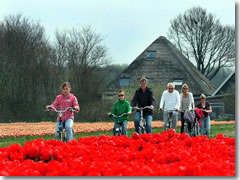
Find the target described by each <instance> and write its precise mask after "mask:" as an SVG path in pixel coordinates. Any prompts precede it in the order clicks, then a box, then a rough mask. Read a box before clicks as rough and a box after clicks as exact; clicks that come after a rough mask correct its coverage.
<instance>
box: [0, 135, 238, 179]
mask: <svg viewBox="0 0 240 180" xmlns="http://www.w3.org/2000/svg"><path fill="white" fill-rule="evenodd" d="M0 175H1V176H235V138H228V137H224V136H223V135H222V134H218V135H217V137H216V138H212V139H208V138H207V136H198V137H192V138H190V137H188V135H187V134H185V133H183V134H178V133H175V131H173V130H169V131H163V132H162V133H161V134H160V133H154V134H153V135H152V134H142V135H138V134H137V133H134V134H133V136H132V137H131V138H128V137H126V136H123V135H122V136H107V135H101V136H99V137H96V136H90V137H80V138H79V139H78V140H75V139H74V140H72V141H69V142H67V143H63V142H61V141H56V140H47V141H45V140H43V139H41V138H40V139H37V140H33V141H28V142H26V143H25V144H24V146H21V145H20V144H12V145H10V146H8V147H3V148H0Z"/></svg>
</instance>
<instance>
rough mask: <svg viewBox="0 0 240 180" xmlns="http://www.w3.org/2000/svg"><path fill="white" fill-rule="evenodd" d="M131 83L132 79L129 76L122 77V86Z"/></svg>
mask: <svg viewBox="0 0 240 180" xmlns="http://www.w3.org/2000/svg"><path fill="white" fill-rule="evenodd" d="M129 85H130V79H129V78H121V79H120V86H121V87H122V86H129Z"/></svg>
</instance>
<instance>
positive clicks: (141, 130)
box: [132, 106, 153, 134]
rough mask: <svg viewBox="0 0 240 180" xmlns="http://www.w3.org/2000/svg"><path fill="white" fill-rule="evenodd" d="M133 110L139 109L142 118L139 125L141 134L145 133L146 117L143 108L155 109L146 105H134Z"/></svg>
mask: <svg viewBox="0 0 240 180" xmlns="http://www.w3.org/2000/svg"><path fill="white" fill-rule="evenodd" d="M132 109H133V110H139V111H140V114H141V116H140V117H141V119H140V125H139V134H144V133H146V120H145V118H143V110H144V109H151V110H153V108H151V106H145V107H140V108H139V107H133V108H132Z"/></svg>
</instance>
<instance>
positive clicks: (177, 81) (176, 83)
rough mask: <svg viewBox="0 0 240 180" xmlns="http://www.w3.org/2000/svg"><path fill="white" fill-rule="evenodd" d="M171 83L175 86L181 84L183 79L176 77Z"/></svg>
mask: <svg viewBox="0 0 240 180" xmlns="http://www.w3.org/2000/svg"><path fill="white" fill-rule="evenodd" d="M173 84H174V85H175V86H182V84H183V80H180V79H176V80H174V81H173Z"/></svg>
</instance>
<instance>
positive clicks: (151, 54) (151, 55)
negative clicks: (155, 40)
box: [147, 51, 156, 59]
mask: <svg viewBox="0 0 240 180" xmlns="http://www.w3.org/2000/svg"><path fill="white" fill-rule="evenodd" d="M155 58H156V51H148V52H147V59H155Z"/></svg>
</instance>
